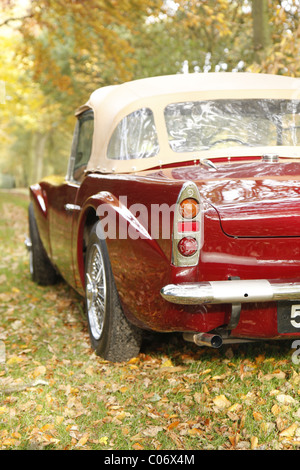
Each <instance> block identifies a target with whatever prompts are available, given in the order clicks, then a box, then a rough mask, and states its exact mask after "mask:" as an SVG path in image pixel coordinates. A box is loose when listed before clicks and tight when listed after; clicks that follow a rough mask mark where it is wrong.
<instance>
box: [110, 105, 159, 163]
mask: <svg viewBox="0 0 300 470" xmlns="http://www.w3.org/2000/svg"><path fill="white" fill-rule="evenodd" d="M158 152H159V144H158V138H157V133H156V127H155V123H154V116H153V113H152V111H151V110H150V109H148V108H142V109H139V110H137V111H134V112H133V113H131V114H129V115H128V116H126V117H124V118H123V119H122V121H121V122H119V124H118V126H117V127H116V129H115V130H114V132H113V135H112V136H111V139H110V142H109V145H108V150H107V158H109V159H110V160H131V159H135V158H149V157H154V156H155V155H156V154H157V153H158Z"/></svg>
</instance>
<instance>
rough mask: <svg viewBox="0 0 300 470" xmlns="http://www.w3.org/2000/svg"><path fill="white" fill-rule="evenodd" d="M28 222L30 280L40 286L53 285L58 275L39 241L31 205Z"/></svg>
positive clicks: (30, 205)
mask: <svg viewBox="0 0 300 470" xmlns="http://www.w3.org/2000/svg"><path fill="white" fill-rule="evenodd" d="M28 222H29V238H30V242H29V243H28V246H29V258H30V274H31V278H32V280H33V281H34V282H36V283H37V284H40V285H42V286H47V285H51V284H55V283H56V282H57V280H58V274H57V271H56V269H55V268H54V266H53V265H52V263H51V261H50V259H49V258H48V256H47V253H46V251H45V248H44V246H43V244H42V241H41V239H40V235H39V231H38V228H37V224H36V220H35V216H34V211H33V205H32V203H30V204H29V208H28Z"/></svg>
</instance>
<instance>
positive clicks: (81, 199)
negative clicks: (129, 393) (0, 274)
mask: <svg viewBox="0 0 300 470" xmlns="http://www.w3.org/2000/svg"><path fill="white" fill-rule="evenodd" d="M76 116H77V121H76V126H75V132H74V140H73V145H72V149H71V155H70V160H69V166H68V170H67V175H66V177H65V178H60V177H57V176H56V177H49V178H45V179H43V181H41V182H40V183H39V184H34V185H32V186H31V187H30V196H31V203H30V207H29V227H30V237H29V239H28V242H27V245H28V248H29V251H30V260H31V261H30V266H31V273H32V278H33V279H34V280H35V281H36V282H38V283H40V284H48V283H53V282H55V281H56V279H57V276H58V274H59V275H60V276H61V277H62V278H64V279H65V281H67V282H68V283H69V284H70V285H71V286H72V287H73V288H74V289H76V290H77V291H78V292H79V293H80V294H81V295H83V296H84V297H85V299H86V311H87V320H88V327H89V332H90V337H91V343H92V347H93V348H94V349H95V351H96V353H97V354H98V355H100V356H102V357H104V358H105V359H107V360H111V361H123V360H128V359H129V358H130V357H132V356H134V355H136V354H138V352H139V349H140V345H141V340H142V331H144V330H152V331H158V332H182V333H183V335H184V338H185V339H186V340H188V341H193V342H195V343H196V344H199V345H208V346H211V347H220V346H221V345H222V343H224V342H227V343H228V342H238V341H240V342H242V341H251V340H267V339H280V338H284V339H288V338H295V337H297V336H298V337H299V335H300V163H299V159H300V146H299V142H300V80H298V79H294V78H290V77H282V76H281V77H280V76H272V75H263V74H251V73H209V74H187V75H184V74H183V75H174V76H164V77H153V78H148V79H142V80H136V81H132V82H129V83H124V84H121V85H115V86H108V87H104V88H101V89H98V90H96V91H95V92H94V93H93V94H92V95H91V96H90V99H89V101H88V102H87V103H86V104H85V105H83V106H82V107H80V108H79V109H78V110H77V112H76Z"/></svg>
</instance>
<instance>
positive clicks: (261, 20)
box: [252, 0, 271, 63]
mask: <svg viewBox="0 0 300 470" xmlns="http://www.w3.org/2000/svg"><path fill="white" fill-rule="evenodd" d="M252 22H253V58H254V60H255V62H258V63H260V62H261V61H262V59H263V57H264V56H265V54H266V50H267V48H268V46H269V45H270V42H271V40H270V31H269V15H268V0H252Z"/></svg>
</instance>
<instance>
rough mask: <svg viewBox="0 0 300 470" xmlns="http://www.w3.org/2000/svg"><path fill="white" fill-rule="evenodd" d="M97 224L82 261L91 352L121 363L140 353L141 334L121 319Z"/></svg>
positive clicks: (120, 311) (103, 241)
mask: <svg viewBox="0 0 300 470" xmlns="http://www.w3.org/2000/svg"><path fill="white" fill-rule="evenodd" d="M101 233H103V232H102V228H101V223H100V222H97V223H96V224H95V225H94V226H93V228H92V230H91V232H90V236H89V242H88V246H87V252H86V261H85V289H86V312H87V319H88V329H89V334H90V340H91V344H92V347H93V349H94V350H95V352H96V354H97V355H98V356H101V357H102V358H104V359H106V360H108V361H111V362H123V361H128V360H129V359H131V358H132V357H136V356H137V355H138V353H139V351H140V347H141V342H142V331H141V330H140V329H139V328H137V327H136V326H134V325H133V324H131V323H130V322H129V321H128V320H127V318H126V317H125V315H124V313H123V310H122V306H121V303H120V300H119V296H118V292H117V289H116V285H115V281H114V278H113V274H112V270H111V266H110V261H109V256H108V252H107V247H106V242H105V240H104V239H103V237H101Z"/></svg>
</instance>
